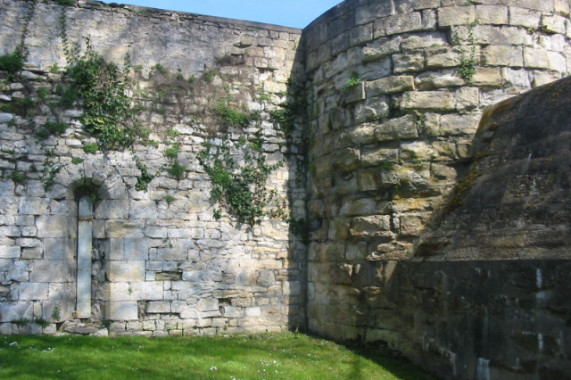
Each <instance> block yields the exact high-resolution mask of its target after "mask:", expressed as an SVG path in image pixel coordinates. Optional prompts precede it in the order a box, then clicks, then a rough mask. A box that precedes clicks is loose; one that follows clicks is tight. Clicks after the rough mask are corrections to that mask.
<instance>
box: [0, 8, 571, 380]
mask: <svg viewBox="0 0 571 380" xmlns="http://www.w3.org/2000/svg"><path fill="white" fill-rule="evenodd" d="M34 4H35V8H34V9H35V12H31V11H30V10H31V9H32V5H34ZM569 8H570V7H569V2H568V1H564V0H549V1H544V0H525V1H516V0H501V1H500V0H498V1H468V2H466V1H464V0H457V1H455V0H386V1H385V0H383V1H368V0H347V1H345V2H343V3H342V4H340V5H338V6H337V7H335V8H333V9H331V10H330V11H328V12H327V13H325V14H324V15H323V16H321V17H320V18H319V19H317V20H316V21H315V22H313V23H312V24H311V25H310V26H308V28H306V30H304V31H303V33H302V32H301V31H299V30H295V29H289V28H283V27H277V26H270V25H263V24H256V23H249V22H242V21H240V22H238V21H232V20H225V19H219V18H213V17H206V16H199V15H193V14H186V13H177V12H168V11H158V10H151V9H147V8H140V7H132V6H113V7H110V6H105V5H103V4H101V3H97V2H85V1H78V2H77V4H76V5H74V6H68V7H62V6H59V5H57V4H56V2H54V1H44V2H39V1H35V2H34V1H23V0H0V49H1V50H0V55H2V54H5V53H10V52H13V51H14V49H16V48H17V46H18V44H19V43H20V42H21V41H22V36H25V38H24V39H23V42H24V46H26V48H27V52H28V55H27V56H26V64H25V70H23V71H21V72H19V73H18V75H16V76H11V75H10V74H9V73H6V72H0V75H2V78H1V79H2V85H1V86H0V106H1V107H2V112H1V113H0V155H1V156H0V170H1V171H2V182H1V183H0V211H1V213H0V332H1V333H25V332H38V333H39V332H44V333H53V332H55V331H56V328H60V329H62V330H65V331H70V332H81V333H92V332H94V331H95V330H96V329H97V328H99V327H101V324H102V323H103V322H104V323H103V325H105V326H107V327H108V328H109V329H108V330H107V329H102V330H100V331H99V332H98V333H102V334H106V333H107V332H108V331H109V332H110V333H111V334H119V335H120V334H143V335H155V336H157V335H166V334H170V335H181V334H185V335H191V334H215V333H219V332H222V331H228V332H252V331H283V330H286V329H288V328H295V327H297V326H299V327H302V328H303V327H307V328H308V329H309V330H310V331H311V332H314V333H317V334H320V335H324V336H328V337H331V338H334V339H337V340H345V341H347V340H359V341H361V342H376V343H377V344H386V345H388V346H390V347H391V348H395V349H397V350H399V351H401V352H403V353H404V354H405V355H407V356H408V357H410V358H411V359H413V360H414V361H415V362H417V363H419V364H422V365H423V366H424V367H426V368H428V369H431V370H433V371H434V372H436V373H438V374H440V375H441V376H443V377H446V378H477V379H489V378H496V377H498V378H502V379H504V378H530V379H539V378H550V377H551V378H564V377H565V374H567V373H569V368H567V367H566V366H567V364H566V363H567V362H568V361H569V355H570V354H569V347H567V345H566V343H565V342H566V341H567V340H569V337H568V335H569V331H568V329H569V328H568V326H567V324H568V323H567V320H568V319H569V313H570V311H569V310H570V308H569V305H568V301H567V300H566V298H565V296H564V295H565V294H566V293H568V285H567V283H568V281H567V277H568V276H567V274H566V273H567V272H566V271H565V269H566V268H567V267H568V258H569V253H568V252H569V249H568V248H569V240H568V237H567V236H569V225H570V223H569V219H568V213H566V212H565V211H564V210H567V208H568V204H569V201H568V195H567V197H565V194H568V190H569V180H568V178H567V177H566V175H567V174H566V173H567V172H568V170H567V168H568V160H569V158H568V149H565V148H561V147H562V146H563V147H566V146H568V140H566V139H568V133H569V124H568V120H569V117H568V111H566V112H567V113H565V112H564V110H568V109H569V107H568V97H561V98H560V100H559V101H558V100H557V99H558V96H560V95H564V94H566V93H568V81H567V82H559V83H564V84H558V85H557V86H555V87H543V90H540V92H536V94H537V93H539V94H542V95H540V96H535V97H533V96H532V97H530V98H527V97H523V98H520V97H517V98H514V99H515V100H513V102H510V101H508V102H507V103H500V104H499V105H497V106H494V107H493V108H491V109H488V111H485V108H486V107H487V106H491V105H494V104H497V103H498V102H500V101H502V100H504V99H508V98H512V97H514V96H516V95H519V94H521V93H524V92H526V91H528V90H530V89H533V88H535V87H539V86H541V85H544V84H546V83H550V82H553V81H554V80H557V79H560V78H562V77H564V76H566V75H568V74H569V72H570V71H571V45H570V42H569V40H570V38H571V22H570V20H569ZM62 11H63V12H64V13H62ZM62 15H65V17H63V16H62ZM64 26H65V28H64ZM23 31H24V32H23ZM63 31H65V32H63ZM46 36H47V37H46ZM64 37H65V39H67V41H68V43H71V44H73V43H76V42H77V43H79V44H80V45H79V46H80V47H81V49H82V51H85V50H86V49H87V42H86V41H84V39H83V38H84V37H89V44H91V46H92V47H93V49H94V50H95V51H96V52H98V53H100V54H102V55H103V56H104V57H105V58H106V59H107V60H108V61H112V62H115V63H117V64H122V62H123V61H125V60H126V58H128V59H127V61H128V67H130V68H131V74H130V77H129V78H130V81H129V86H130V87H129V89H130V91H131V94H132V99H133V101H135V102H136V103H137V104H139V105H141V108H140V112H139V114H138V115H137V116H138V117H137V120H138V121H139V122H140V123H141V124H142V125H144V126H145V127H146V128H147V130H148V132H149V135H148V136H147V140H144V141H139V142H138V143H136V144H135V145H134V146H133V147H131V148H130V149H126V150H121V151H117V150H106V151H97V152H95V153H93V154H87V153H85V151H84V149H83V148H84V147H85V146H86V144H88V143H92V142H95V141H96V138H94V137H93V136H91V135H89V134H88V133H86V131H85V130H84V128H83V125H82V124H81V120H82V116H83V112H84V111H83V109H82V105H81V103H78V102H76V103H75V106H74V107H68V108H66V109H58V110H56V111H57V112H54V111H53V108H54V107H53V106H52V104H54V103H52V102H53V101H55V102H57V101H58V100H59V99H60V98H61V97H62V93H61V92H60V91H58V88H57V85H58V84H59V83H61V81H62V78H64V75H63V74H62V73H61V71H59V70H58V69H57V68H60V69H61V68H64V67H66V65H67V64H68V63H69V62H67V61H66V54H65V51H64ZM68 46H69V44H68ZM55 65H57V68H56V66H55ZM541 91H543V92H541ZM550 97H554V98H552V99H550V100H551V102H550V103H547V104H548V105H547V110H548V111H546V112H547V113H544V115H547V116H545V119H549V118H552V117H551V116H553V118H555V119H556V120H559V121H558V123H559V124H557V122H554V123H552V124H553V125H554V126H551V127H547V126H545V128H544V125H543V124H542V121H543V119H544V118H543V117H536V115H534V113H533V112H532V113H531V114H529V113H527V114H526V113H522V112H523V111H526V110H527V111H529V110H532V111H535V110H536V109H537V108H539V106H540V104H541V103H542V102H541V101H542V100H548V98H550ZM522 99H534V100H533V101H531V102H530V101H527V100H522ZM220 101H223V102H226V104H227V105H228V106H232V107H235V108H236V109H238V110H240V111H243V112H254V111H257V113H258V115H259V121H258V122H257V124H256V125H249V126H245V127H244V126H242V127H240V126H237V125H234V124H231V123H228V122H227V121H226V122H225V121H224V119H223V118H222V119H221V117H220V114H219V113H218V114H217V112H216V107H217V104H219V102H220ZM566 102H567V103H566ZM283 103H288V104H289V106H288V107H286V108H285V109H284V108H283V107H280V105H281V104H283ZM306 105H307V107H306ZM550 107H551V108H550ZM60 108H61V107H60ZM305 108H307V109H306V110H305ZM506 109H508V110H509V111H506ZM280 110H281V111H284V110H286V111H287V112H285V113H284V112H281V113H279V112H278V113H275V111H280ZM549 110H552V111H554V112H553V115H549V112H550V111H549ZM305 111H307V112H305ZM504 111H506V112H504ZM555 111H557V112H555ZM482 115H484V117H483V118H482ZM518 115H520V116H518ZM521 115H524V116H521ZM525 115H527V116H525ZM276 116H280V117H277V118H276ZM522 117H523V119H522ZM514 118H515V119H518V118H519V119H518V120H519V121H520V126H522V125H524V124H521V123H523V122H522V120H526V119H529V120H530V123H531V124H529V125H527V124H525V125H527V126H526V127H525V128H520V129H518V127H517V126H516V127H515V130H514V129H510V127H505V126H504V124H507V123H508V121H510V120H512V119H514ZM276 119H281V120H282V121H284V120H286V121H288V123H289V124H290V125H289V127H288V128H286V129H285V130H284V128H282V127H283V125H282V127H280V126H279V125H278V124H279V123H277V122H276ZM54 120H55V121H63V122H64V123H65V124H66V130H65V132H63V133H61V134H56V135H55V136H50V137H47V138H40V137H41V136H38V132H41V131H42V130H45V129H47V128H48V126H49V124H50V123H53V122H54ZM292 121H293V123H291V122H292ZM479 123H481V125H482V127H481V128H480V133H479V135H478V136H479V137H478V139H477V140H474V137H475V135H476V130H477V128H478V124H479ZM238 124H239V123H238ZM500 125H501V126H502V128H499V126H500ZM546 125H547V124H546ZM258 127H260V128H261V129H260V130H261V135H262V136H263V138H264V140H265V144H264V145H263V152H264V157H266V159H268V161H269V162H271V163H277V162H280V161H282V160H283V161H285V163H286V164H285V166H282V167H280V168H278V169H277V170H275V171H273V172H272V173H271V176H270V178H269V182H268V185H269V187H270V188H272V189H275V190H276V191H277V194H278V198H279V200H280V204H279V208H280V209H281V210H282V211H284V214H285V215H286V217H287V218H286V219H289V220H290V222H291V221H296V222H295V223H290V224H288V223H286V222H284V218H283V217H282V218H278V217H265V218H264V219H263V220H262V222H261V224H259V225H256V226H254V228H252V229H250V228H248V226H242V225H239V224H237V223H235V221H234V220H233V219H232V216H231V215H228V214H226V213H222V215H221V218H218V219H217V218H215V216H214V215H213V214H214V213H213V211H214V208H215V207H216V206H214V205H212V204H211V202H210V199H209V198H210V196H209V191H210V189H211V182H210V180H209V177H208V175H207V173H205V170H204V168H203V167H202V166H201V165H200V164H199V162H198V153H199V152H200V151H201V150H202V149H203V147H204V145H203V144H204V143H205V142H209V143H210V144H211V145H210V146H211V147H214V148H213V149H214V151H216V149H217V148H216V147H217V146H220V145H221V144H223V142H222V141H223V140H222V138H223V136H225V135H227V136H229V137H230V140H229V142H228V143H229V144H231V145H233V146H240V144H245V143H246V144H247V143H248V142H250V143H254V142H255V138H256V137H255V136H256V132H257V130H258ZM497 131H500V132H497ZM522 131H525V132H522ZM538 131H541V132H538ZM545 131H546V132H547V133H546V134H542V133H543V132H545ZM555 132H557V133H558V135H557V136H556V137H554V133H555ZM496 134H497V136H495V137H494V135H496ZM40 135H41V133H40ZM522 136H524V137H530V138H531V139H532V140H533V139H535V140H537V141H538V144H539V145H529V146H527V145H525V144H524V145H521V144H520V145H518V144H519V143H520V142H522V141H524V140H522V139H520V137H522ZM492 137H494V138H493V139H492ZM522 138H523V137H522ZM151 141H153V142H154V143H151ZM475 141H476V142H475ZM558 141H560V142H562V143H563V144H565V142H566V141H567V145H557V144H555V143H556V142H558ZM175 146H176V147H178V150H177V153H176V155H175V156H176V157H172V155H170V154H169V153H168V152H169V149H171V148H173V147H175ZM556 146H559V148H557V149H559V150H557V149H556V151H550V150H549V149H551V148H550V147H556ZM306 150H307V151H306ZM475 150H476V153H474V151H475ZM170 152H171V153H172V150H171V151H170ZM477 152H480V153H477ZM546 152H547V153H546ZM549 152H550V153H549ZM234 153H235V156H236V157H238V158H240V157H242V158H244V155H243V154H242V155H241V154H240V153H239V152H238V151H235V152H234ZM556 157H557V158H556ZM506 162H507V164H506ZM175 163H176V164H179V165H181V166H182V167H183V168H184V170H183V173H182V176H178V178H177V176H176V175H173V173H172V172H171V171H170V170H169V167H172V165H173V164H175ZM555 163H557V164H555ZM504 164H505V165H504ZM502 165H503V166H502ZM510 165H511V166H510ZM565 165H567V166H565ZM306 166H307V167H306ZM144 170H146V171H148V172H149V173H151V174H153V175H154V176H155V177H154V179H153V180H152V181H151V182H150V183H149V186H148V189H147V191H140V190H137V184H138V183H139V181H140V179H141V177H142V176H143V174H144V173H143V171H144ZM495 172H498V173H500V175H499V176H495V177H494V176H493V175H492V174H493V173H495ZM512 174H513V176H511V175H512ZM306 177H307V178H306ZM306 180H307V183H306ZM48 185H49V186H48ZM85 195H88V196H91V195H93V196H94V199H95V203H94V205H93V208H94V214H93V216H89V215H87V216H84V215H83V214H82V215H81V217H79V216H78V214H79V213H78V199H79V198H80V197H82V196H85ZM82 199H83V200H82V202H89V200H88V199H86V198H82ZM466 205H471V206H473V208H469V207H468V208H466ZM490 210H495V211H494V212H491V211H490ZM516 210H518V211H516ZM304 222H306V223H304ZM78 223H81V226H82V227H81V228H78ZM431 226H432V229H431ZM89 229H92V233H91V234H90V235H91V236H92V242H91V243H90V244H91V248H92V262H91V268H92V275H91V282H90V283H86V281H85V280H80V281H79V282H80V284H79V285H81V286H84V285H88V286H91V289H92V291H91V314H90V315H89V316H86V315H84V313H85V310H84V307H85V306H84V303H83V302H84V299H83V298H81V297H80V296H79V295H78V294H77V287H78V283H77V282H78V280H77V279H78V278H85V277H82V276H84V275H85V273H84V264H78V256H80V257H83V256H84V253H82V254H81V255H78V253H77V252H78V251H79V250H80V249H78V242H77V240H78V235H80V234H83V233H82V232H81V231H86V230H87V231H89ZM294 231H296V232H297V233H299V231H301V232H304V231H307V233H308V236H307V238H308V239H307V241H306V239H305V237H303V236H298V234H296V233H294ZM88 235H89V233H88ZM299 235H303V233H301V234H299ZM82 241H83V240H82ZM79 246H80V247H83V245H81V244H80V245H79ZM82 249H83V248H82ZM82 249H81V250H82ZM82 252H83V251H82ZM515 259H519V260H517V261H515ZM78 266H79V267H78ZM81 273H83V274H81ZM78 276H79V277H78ZM566 276H567V277H566ZM88 277H89V276H88ZM504 279H505V281H504ZM87 282H89V281H87ZM80 305H82V306H80ZM34 321H35V323H32V322H34ZM94 321H95V322H97V321H99V322H101V323H99V324H97V323H88V322H94ZM521 376H524V377H521Z"/></svg>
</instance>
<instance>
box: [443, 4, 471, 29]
mask: <svg viewBox="0 0 571 380" xmlns="http://www.w3.org/2000/svg"><path fill="white" fill-rule="evenodd" d="M475 19H476V9H475V8H474V6H472V5H468V6H461V7H445V8H441V9H439V10H438V24H439V25H440V26H441V27H443V26H452V25H466V24H471V23H472V22H474V20H475Z"/></svg>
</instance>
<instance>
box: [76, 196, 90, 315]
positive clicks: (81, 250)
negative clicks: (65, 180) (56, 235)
mask: <svg viewBox="0 0 571 380" xmlns="http://www.w3.org/2000/svg"><path fill="white" fill-rule="evenodd" d="M78 206H79V207H78V227H77V307H76V313H77V318H90V317H91V252H92V250H93V241H92V239H93V225H92V224H93V201H92V200H91V197H90V196H89V195H83V196H82V197H80V198H79V205H78Z"/></svg>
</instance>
